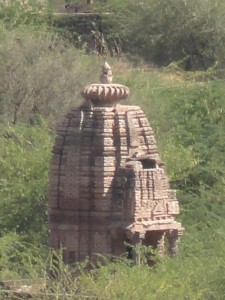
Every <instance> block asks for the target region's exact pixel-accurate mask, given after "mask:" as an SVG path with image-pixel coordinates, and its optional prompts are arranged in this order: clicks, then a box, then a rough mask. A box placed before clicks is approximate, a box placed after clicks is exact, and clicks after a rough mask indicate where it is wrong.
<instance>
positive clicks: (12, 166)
mask: <svg viewBox="0 0 225 300" xmlns="http://www.w3.org/2000/svg"><path fill="white" fill-rule="evenodd" d="M0 141H1V159H0V169H1V178H0V185H1V189H0V228H1V229H0V234H1V236H2V235H4V234H5V233H10V232H17V233H21V234H29V235H30V237H31V240H33V241H35V239H37V240H38V241H39V242H40V241H41V240H45V239H46V225H45V224H46V219H47V215H46V195H47V187H48V161H49V158H50V150H51V145H52V137H51V134H50V132H49V130H48V128H47V127H46V125H45V124H44V123H43V124H42V125H39V126H33V127H27V126H22V125H21V126H19V125H18V126H17V127H15V128H14V127H6V128H4V127H1V135H0ZM6 216H7V217H6ZM43 234H44V236H43Z"/></svg>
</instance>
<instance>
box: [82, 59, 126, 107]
mask: <svg viewBox="0 0 225 300" xmlns="http://www.w3.org/2000/svg"><path fill="white" fill-rule="evenodd" d="M112 78H113V76H112V69H111V67H110V65H109V64H108V63H107V62H105V63H104V65H103V66H102V73H101V75H100V81H101V83H93V84H90V85H87V86H86V87H84V89H83V90H82V91H81V95H82V96H83V97H84V98H85V99H86V101H91V103H92V104H93V105H94V106H111V105H115V104H117V103H118V102H119V101H120V100H123V99H126V98H127V97H128V95H129V89H128V87H126V86H124V85H121V84H117V83H114V84H113V83H112Z"/></svg>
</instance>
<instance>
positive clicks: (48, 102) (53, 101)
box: [0, 28, 99, 124]
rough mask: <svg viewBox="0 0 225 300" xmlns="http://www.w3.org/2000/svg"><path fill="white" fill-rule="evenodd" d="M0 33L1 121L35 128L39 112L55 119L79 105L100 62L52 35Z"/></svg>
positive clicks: (17, 31) (44, 33) (25, 30)
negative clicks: (71, 107)
mask: <svg viewBox="0 0 225 300" xmlns="http://www.w3.org/2000/svg"><path fill="white" fill-rule="evenodd" d="M0 35H1V42H0V76H1V87H0V107H1V121H2V122H4V123H5V124H8V123H13V124H15V123H17V121H21V120H22V121H29V122H30V123H31V124H33V123H36V122H38V121H37V120H36V118H37V117H38V115H39V114H41V115H42V116H43V117H51V116H52V115H54V116H55V117H56V116H57V115H58V116H59V115H62V114H63V112H65V111H66V110H67V109H68V106H71V105H77V104H78V103H79V102H80V101H81V97H80V90H81V88H82V87H83V86H84V85H85V84H86V80H90V81H91V80H92V78H93V74H94V72H95V71H94V70H95V64H96V63H97V61H98V59H97V58H96V59H95V58H94V57H92V58H90V57H88V56H87V55H85V54H84V53H83V52H82V51H79V50H76V49H74V47H73V46H71V45H69V44H68V43H67V42H66V41H64V40H63V39H62V38H61V37H60V36H59V35H58V34H54V33H48V32H45V31H41V32H37V33H34V32H31V31H30V30H29V29H27V28H23V30H21V28H19V29H18V30H14V31H11V32H9V31H6V30H5V29H3V30H2V32H0ZM98 64H99V63H98Z"/></svg>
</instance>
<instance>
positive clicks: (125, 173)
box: [48, 63, 184, 263]
mask: <svg viewBox="0 0 225 300" xmlns="http://www.w3.org/2000/svg"><path fill="white" fill-rule="evenodd" d="M100 80H101V83H100V84H91V85H88V86H86V87H85V88H84V90H83V91H82V96H83V97H84V98H85V101H84V103H83V104H82V105H81V106H80V107H77V108H71V109H70V111H69V112H68V113H67V115H66V116H65V118H64V121H63V122H62V124H61V125H59V126H58V128H57V136H56V139H55V145H54V148H53V157H52V161H51V172H50V193H49V203H48V214H49V229H50V247H52V248H60V247H62V248H63V251H64V260H65V262H66V263H73V262H75V261H81V260H83V259H84V258H85V257H89V258H91V259H95V257H96V254H98V253H100V254H103V255H120V254H122V253H125V252H126V250H127V249H126V243H125V242H129V243H131V244H133V245H151V246H152V247H153V248H156V249H157V248H158V251H159V253H160V254H163V253H164V240H165V238H166V239H167V240H168V243H167V244H168V251H169V252H170V253H171V255H175V254H176V253H177V251H178V241H179V238H180V236H181V235H182V233H183V230H184V228H183V227H182V225H181V223H179V222H177V221H175V217H176V216H177V215H178V214H179V204H178V201H177V198H176V191H175V190H172V189H170V187H169V182H168V177H167V175H166V172H165V167H164V164H163V162H162V161H161V160H160V157H159V153H158V150H157V146H156V141H155V137H154V134H153V131H152V128H151V126H150V125H149V122H148V120H147V118H146V116H145V114H144V112H143V111H142V110H141V109H140V108H139V107H138V106H131V105H121V104H119V102H120V101H121V100H123V99H126V98H127V97H128V95H129V89H128V88H127V87H125V86H123V85H120V84H113V83H111V82H112V71H111V68H110V66H109V65H108V64H107V63H105V64H104V66H103V68H102V74H101V76H100Z"/></svg>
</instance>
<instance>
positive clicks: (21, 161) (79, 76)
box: [0, 0, 225, 300]
mask: <svg viewBox="0 0 225 300" xmlns="http://www.w3.org/2000/svg"><path fill="white" fill-rule="evenodd" d="M147 2H148V3H147ZM197 2H198V1H197ZM142 3H143V4H142V6H143V7H142V6H141V4H140V2H136V4H135V3H134V2H133V1H128V0H127V1H123V3H122V4H121V1H118V2H117V1H116V0H114V1H108V3H106V6H104V7H105V8H104V9H107V10H110V11H112V12H113V13H116V12H118V11H120V12H121V14H118V15H116V16H115V19H113V21H111V23H110V24H114V22H115V23H117V24H116V25H117V27H116V25H115V27H113V29H112V32H111V33H112V35H114V36H115V33H117V37H118V38H119V39H120V41H121V42H122V44H123V49H124V50H126V52H127V53H128V54H129V55H128V57H131V56H132V58H133V60H132V63H131V62H130V61H129V60H128V59H127V58H125V57H124V56H123V57H120V58H115V57H108V58H107V59H108V60H109V63H110V64H112V66H113V72H114V74H115V75H114V79H115V81H117V82H120V83H122V84H125V85H127V86H129V87H130V89H131V91H132V95H131V97H130V99H129V103H135V104H137V105H140V106H141V107H142V108H143V109H144V111H145V113H146V114H147V116H148V118H149V120H150V122H151V125H152V126H153V129H154V132H155V134H156V138H157V141H158V147H159V150H160V155H161V157H162V159H163V161H165V164H166V166H167V169H168V170H167V171H168V174H169V177H170V180H171V184H172V186H173V187H174V188H176V189H178V191H179V193H178V197H179V201H180V204H181V208H182V214H181V216H180V218H181V220H182V223H183V224H184V226H185V228H186V231H185V235H184V236H183V237H182V239H181V243H180V254H179V256H178V257H177V258H176V259H171V258H169V257H164V258H163V259H161V260H159V262H158V263H157V264H156V265H155V266H154V267H153V268H149V267H148V266H147V265H146V264H145V263H143V264H141V265H140V266H133V265H132V264H131V262H129V261H127V260H126V259H124V258H123V257H121V258H117V259H115V260H114V261H105V262H104V263H99V265H98V267H97V268H94V269H92V271H90V270H89V271H87V266H88V262H83V263H82V264H78V265H75V266H73V267H72V268H71V267H69V266H65V265H64V264H63V263H62V261H61V260H60V257H61V256H60V253H58V254H57V253H50V251H49V249H48V247H47V235H48V232H47V214H46V205H47V192H48V166H49V159H50V157H51V147H52V144H53V141H54V130H53V128H54V125H55V123H56V121H58V119H59V118H60V117H61V116H63V115H64V113H65V111H66V110H67V109H68V107H70V106H72V105H78V104H79V103H80V101H81V98H80V95H79V94H80V89H81V87H83V86H84V85H86V84H87V83H89V82H93V81H96V80H98V76H97V75H96V70H98V69H99V65H101V63H102V61H103V58H102V57H99V56H95V55H88V54H87V53H86V50H85V49H83V48H82V47H81V48H80V49H77V48H75V47H74V44H73V43H71V42H70V41H69V40H68V39H67V37H68V36H67V34H65V33H62V31H61V30H59V28H55V27H54V26H53V25H52V24H54V23H52V21H51V20H52V19H51V18H52V17H49V13H46V14H40V15H37V16H36V17H35V18H34V15H33V14H30V13H28V12H27V11H26V10H25V11H24V10H22V9H21V7H20V6H18V5H19V3H18V2H16V1H15V2H14V5H17V6H15V7H11V6H10V7H7V6H4V7H3V6H1V11H0V17H1V21H0V41H1V42H0V77H1V87H0V108H1V110H0V112H1V114H0V144H1V148H0V170H1V172H0V279H12V278H14V279H15V278H37V277H46V278H49V274H51V275H52V274H53V275H54V276H50V278H51V277H54V280H50V279H48V280H50V281H48V283H49V284H48V292H51V293H52V294H53V295H55V299H57V297H59V294H60V295H61V296H60V297H61V298H60V299H67V295H68V294H70V295H76V296H77V298H78V299H82V296H92V297H95V299H104V300H105V299H110V300H112V299H123V300H126V299H129V300H130V299H135V300H136V299H146V300H147V299H159V300H163V299H171V300H173V299H191V300H192V299H210V300H213V299H215V300H218V299H224V293H225V291H224V278H225V259H224V257H225V231H224V228H225V218H224V215H225V202H224V193H225V185H224V176H225V155H224V149H225V141H224V131H225V121H224V120H225V118H224V114H225V104H224V94H225V85H224V81H223V79H222V78H223V77H224V70H223V67H224V66H223V64H224V62H223V51H224V47H223V43H224V37H223V30H224V26H223V22H224V17H223V16H222V14H223V12H224V10H222V7H223V6H222V5H223V3H222V1H219V0H218V1H216V5H214V6H213V5H212V4H213V2H212V1H210V0H209V1H204V7H203V6H202V5H200V2H198V3H199V6H198V10H197V8H196V7H197V5H195V3H196V1H195V2H194V1H186V2H185V1H181V0H179V1H172V0H171V1H167V2H166V3H165V2H163V1H153V0H152V1H142ZM201 3H202V1H201ZM31 4H32V3H31V2H29V5H31ZM175 4H176V5H175ZM214 4H215V1H214ZM133 5H136V6H135V7H136V8H135V9H134V6H133ZM127 6H129V9H130V10H131V12H135V15H133V14H132V15H131V16H132V17H129V18H127V17H126V15H127V14H126V15H124V14H123V9H125V8H126V9H127ZM18 7H19V8H20V10H18ZM35 7H36V6H35V5H34V4H32V5H31V8H32V9H36V8H35ZM95 7H98V6H97V4H96V6H95ZM101 7H102V9H103V5H102V6H101ZM43 9H45V10H47V11H48V9H47V8H43ZM93 9H94V8H93ZM156 12H157V13H156ZM25 16H26V18H25ZM156 16H157V18H156ZM165 16H167V17H166V18H165ZM153 17H154V18H153ZM117 18H118V19H117ZM24 20H26V21H24ZM49 20H50V21H49ZM114 20H115V21H114ZM117 20H119V21H120V22H117ZM149 20H151V22H150V21H149ZM103 21H104V22H107V18H105V19H103ZM147 21H148V22H147ZM153 21H154V22H153ZM144 24H145V27H144ZM108 25H109V23H108ZM153 25H154V26H155V27H154V26H153ZM203 25H204V26H203ZM109 27H110V26H108V28H109ZM199 28H202V31H200V30H199ZM216 29H217V30H216ZM117 30H119V31H117ZM137 30H139V31H137ZM137 32H139V34H137ZM169 32H170V35H169ZM212 32H214V34H213V35H212ZM153 33H154V34H153ZM191 33H192V36H194V39H195V41H196V42H195V43H194V44H195V45H196V47H197V48H198V52H197V54H193V53H192V52H191V51H192V50H191V38H190V39H189V38H188V35H189V34H190V35H191ZM209 36H211V37H213V38H211V39H209ZM187 41H188V42H187ZM206 41H208V42H206ZM182 43H183V44H182ZM178 45H180V46H179V47H178ZM182 45H183V46H182ZM79 46H80V45H79ZM188 47H190V52H188V51H189V50H188V49H189V48H188ZM199 53H200V54H201V55H200V54H199ZM107 55H109V54H107ZM134 56H136V57H140V58H141V59H142V61H147V62H148V65H146V64H145V63H143V62H142V63H141V60H140V59H139V58H138V59H136V60H135V62H136V65H135V67H134V64H133V62H134V58H135V57H134ZM189 59H191V64H192V66H191V69H195V68H198V69H199V70H198V71H195V72H190V71H189V72H187V71H184V69H188V68H187V62H188V60H189ZM203 61H204V64H203ZM168 63H170V64H169V65H168ZM155 64H162V65H164V66H166V67H164V68H161V69H158V68H156V67H151V68H150V67H149V66H150V65H155ZM209 66H211V68H208V67H209ZM207 68H208V69H207ZM200 69H207V70H204V71H203V70H202V71H201V70H200ZM96 76H97V77H96ZM56 261H57V268H56V267H55V265H56ZM56 272H57V273H56ZM75 273H76V276H74V274H75ZM77 274H79V275H77ZM79 297H80V298H79Z"/></svg>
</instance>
